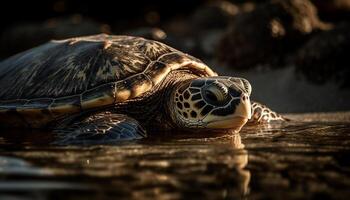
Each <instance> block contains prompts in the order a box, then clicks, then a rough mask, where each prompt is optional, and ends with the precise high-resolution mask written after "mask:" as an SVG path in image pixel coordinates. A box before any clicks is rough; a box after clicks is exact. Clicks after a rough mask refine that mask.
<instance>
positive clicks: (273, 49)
mask: <svg viewBox="0 0 350 200" xmlns="http://www.w3.org/2000/svg"><path fill="white" fill-rule="evenodd" d="M328 28H329V25H327V24H325V23H323V22H322V21H320V19H319V18H318V16H317V10H316V8H315V7H314V6H313V4H312V3H311V2H309V1H306V0H272V1H270V2H269V3H265V4H262V5H258V6H257V7H256V8H255V9H254V10H253V11H251V12H245V13H241V14H238V15H237V16H236V17H235V18H234V20H233V22H232V24H231V25H230V28H229V29H228V31H227V33H226V34H225V36H224V37H223V38H222V40H221V42H220V45H219V48H218V57H219V60H221V61H223V62H224V63H226V64H227V65H231V66H232V67H234V68H236V69H247V68H252V67H254V66H257V65H259V64H272V65H276V64H280V63H283V61H284V59H285V57H286V55H288V54H289V53H290V52H293V51H295V50H296V49H297V48H298V47H299V46H300V45H301V44H303V43H304V42H305V41H307V40H308V39H309V38H310V36H311V35H312V34H313V33H314V32H317V31H319V30H325V29H328Z"/></svg>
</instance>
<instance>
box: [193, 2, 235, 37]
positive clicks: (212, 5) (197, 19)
mask: <svg viewBox="0 0 350 200" xmlns="http://www.w3.org/2000/svg"><path fill="white" fill-rule="evenodd" d="M238 12H239V7H238V6H237V5H235V4H233V3H231V2H229V1H211V2H208V3H207V4H204V5H202V6H200V7H199V8H198V9H197V10H196V11H195V12H194V14H193V15H192V16H191V24H192V25H193V27H194V28H195V29H197V30H198V29H219V28H226V26H227V25H228V24H229V22H230V20H231V19H232V17H234V16H235V15H237V14H238Z"/></svg>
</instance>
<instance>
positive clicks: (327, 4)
mask: <svg viewBox="0 0 350 200" xmlns="http://www.w3.org/2000/svg"><path fill="white" fill-rule="evenodd" d="M312 3H314V4H315V6H316V7H317V10H318V13H319V16H320V18H321V19H322V20H325V21H330V22H339V21H344V20H347V21H349V20H350V0H312Z"/></svg>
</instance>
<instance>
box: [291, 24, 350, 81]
mask: <svg viewBox="0 0 350 200" xmlns="http://www.w3.org/2000/svg"><path fill="white" fill-rule="evenodd" d="M349 33H350V23H343V24H339V25H338V26H336V27H335V28H334V29H332V30H329V31H325V32H323V33H320V34H318V35H317V36H315V37H314V38H312V39H311V40H310V41H308V42H307V43H306V44H305V45H304V46H303V47H302V48H301V49H300V50H299V51H298V52H297V54H296V56H295V64H296V67H297V70H298V71H299V72H301V73H302V74H304V75H305V76H306V77H307V79H308V80H310V81H312V82H314V83H318V84H323V83H326V82H328V81H335V82H337V83H338V84H340V86H341V87H343V88H344V87H346V88H350V79H349V77H350V68H349V67H350V58H349V52H350V34H349Z"/></svg>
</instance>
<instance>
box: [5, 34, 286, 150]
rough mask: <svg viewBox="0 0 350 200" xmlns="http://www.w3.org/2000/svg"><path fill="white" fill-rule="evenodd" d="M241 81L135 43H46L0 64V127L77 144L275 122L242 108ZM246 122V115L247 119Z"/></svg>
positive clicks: (105, 38) (245, 96) (245, 94)
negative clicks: (44, 132) (49, 133)
mask: <svg viewBox="0 0 350 200" xmlns="http://www.w3.org/2000/svg"><path fill="white" fill-rule="evenodd" d="M251 90H252V89H251V85H250V84H249V82H248V81H247V80H246V79H243V78H235V77H227V76H217V74H216V73H215V72H214V71H213V70H212V69H210V68H209V67H208V66H207V65H205V64H204V63H203V62H201V61H200V60H199V59H197V58H194V57H192V56H190V55H188V54H185V53H182V52H180V51H178V50H176V49H173V48H171V47H169V46H167V45H165V44H162V43H160V42H157V41H152V40H147V39H144V38H141V37H132V36H115V35H106V34H99V35H93V36H85V37H77V38H70V39H66V40H53V41H50V42H48V43H46V44H43V45H41V46H38V47H36V48H33V49H30V50H27V51H25V52H22V53H19V54H17V55H14V56H12V57H10V58H8V59H6V60H4V61H2V62H1V63H0V126H1V127H7V128H8V127H29V128H47V129H52V130H54V132H56V133H60V134H64V135H68V136H69V137H68V138H70V139H69V140H72V141H76V142H77V141H78V142H81V141H83V142H97V143H109V142H114V141H120V140H129V139H135V138H142V137H145V133H146V130H150V129H156V130H161V129H180V130H188V131H191V130H203V129H233V130H236V131H238V130H240V128H241V127H242V126H243V125H244V124H245V123H246V122H247V121H248V119H251V121H253V122H254V121H255V122H267V121H270V120H282V119H283V118H282V117H281V116H280V115H278V114H276V113H275V112H272V111H271V110H270V109H268V108H266V107H264V106H263V105H261V104H259V103H256V102H253V103H251V102H250V99H249V96H250V94H251ZM251 116H253V117H251Z"/></svg>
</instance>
